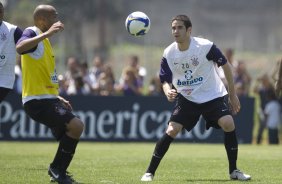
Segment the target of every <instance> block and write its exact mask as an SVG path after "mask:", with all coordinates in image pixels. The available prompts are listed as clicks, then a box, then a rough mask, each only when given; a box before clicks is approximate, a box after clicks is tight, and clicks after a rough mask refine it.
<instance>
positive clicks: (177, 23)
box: [171, 20, 191, 43]
mask: <svg viewBox="0 0 282 184" xmlns="http://www.w3.org/2000/svg"><path fill="white" fill-rule="evenodd" d="M171 31H172V35H173V37H174V39H175V41H176V42H177V43H184V42H187V39H189V38H190V35H191V27H189V28H188V29H186V27H185V25H184V23H183V21H181V20H174V21H173V22H172V23H171Z"/></svg>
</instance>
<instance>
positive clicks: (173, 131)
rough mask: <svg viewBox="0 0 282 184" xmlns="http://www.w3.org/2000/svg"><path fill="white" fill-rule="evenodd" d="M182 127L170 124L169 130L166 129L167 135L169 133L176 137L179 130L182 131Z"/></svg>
mask: <svg viewBox="0 0 282 184" xmlns="http://www.w3.org/2000/svg"><path fill="white" fill-rule="evenodd" d="M181 128H182V127H178V126H171V125H169V126H168V128H167V130H166V133H167V135H169V136H170V137H172V138H175V137H176V136H177V134H178V132H180V130H181Z"/></svg>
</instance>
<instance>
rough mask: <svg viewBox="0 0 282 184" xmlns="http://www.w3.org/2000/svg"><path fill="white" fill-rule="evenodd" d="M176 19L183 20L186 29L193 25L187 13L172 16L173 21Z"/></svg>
mask: <svg viewBox="0 0 282 184" xmlns="http://www.w3.org/2000/svg"><path fill="white" fill-rule="evenodd" d="M175 20H180V21H183V23H184V26H185V27H186V29H188V28H189V27H192V22H191V20H190V18H189V17H188V16H187V15H177V16H175V17H173V18H172V20H171V23H172V22H173V21H175Z"/></svg>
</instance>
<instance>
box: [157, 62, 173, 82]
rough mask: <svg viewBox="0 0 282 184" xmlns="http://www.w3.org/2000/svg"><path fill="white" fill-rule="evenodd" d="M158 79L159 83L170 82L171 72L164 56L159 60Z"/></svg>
mask: <svg viewBox="0 0 282 184" xmlns="http://www.w3.org/2000/svg"><path fill="white" fill-rule="evenodd" d="M159 76H160V80H161V83H164V82H167V83H172V72H171V70H170V68H169V66H168V64H167V60H166V58H164V57H163V58H162V60H161V69H160V74H159Z"/></svg>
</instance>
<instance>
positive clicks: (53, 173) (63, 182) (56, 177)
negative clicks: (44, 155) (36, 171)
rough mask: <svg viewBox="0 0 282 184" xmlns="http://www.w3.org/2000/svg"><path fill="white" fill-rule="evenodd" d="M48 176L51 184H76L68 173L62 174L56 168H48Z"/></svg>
mask: <svg viewBox="0 0 282 184" xmlns="http://www.w3.org/2000/svg"><path fill="white" fill-rule="evenodd" d="M48 174H49V176H50V181H51V182H57V183H59V184H77V183H78V182H76V181H75V180H74V179H73V178H72V177H71V175H70V174H69V173H67V172H62V171H60V170H59V169H57V168H52V167H49V169H48Z"/></svg>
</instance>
